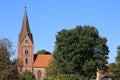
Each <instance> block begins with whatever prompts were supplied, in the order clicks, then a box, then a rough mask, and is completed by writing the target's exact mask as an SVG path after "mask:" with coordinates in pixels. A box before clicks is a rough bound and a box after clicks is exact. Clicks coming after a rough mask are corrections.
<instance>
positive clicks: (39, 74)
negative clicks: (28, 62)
mask: <svg viewBox="0 0 120 80" xmlns="http://www.w3.org/2000/svg"><path fill="white" fill-rule="evenodd" d="M41 76H42V73H41V71H40V70H38V79H40V78H41Z"/></svg>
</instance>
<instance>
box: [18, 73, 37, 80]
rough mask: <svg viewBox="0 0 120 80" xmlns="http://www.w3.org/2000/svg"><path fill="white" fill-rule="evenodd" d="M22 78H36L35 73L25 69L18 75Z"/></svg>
mask: <svg viewBox="0 0 120 80" xmlns="http://www.w3.org/2000/svg"><path fill="white" fill-rule="evenodd" d="M20 78H21V79H22V80H36V79H35V75H34V74H32V73H31V72H30V71H25V72H23V74H21V75H20Z"/></svg>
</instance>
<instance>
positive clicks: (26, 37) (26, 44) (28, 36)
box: [18, 8, 34, 73]
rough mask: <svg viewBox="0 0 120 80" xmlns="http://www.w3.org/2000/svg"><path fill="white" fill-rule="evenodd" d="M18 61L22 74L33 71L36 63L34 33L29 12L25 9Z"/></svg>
mask: <svg viewBox="0 0 120 80" xmlns="http://www.w3.org/2000/svg"><path fill="white" fill-rule="evenodd" d="M18 61H19V65H18V66H19V67H18V71H19V72H20V73H22V72H24V71H26V70H29V71H31V72H32V71H33V63H34V42H33V37H32V33H31V31H30V27H29V22H28V17H27V11H26V8H25V12H24V18H23V23H22V29H21V32H20V33H19V40H18Z"/></svg>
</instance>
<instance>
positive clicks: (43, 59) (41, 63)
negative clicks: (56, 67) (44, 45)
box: [33, 54, 52, 68]
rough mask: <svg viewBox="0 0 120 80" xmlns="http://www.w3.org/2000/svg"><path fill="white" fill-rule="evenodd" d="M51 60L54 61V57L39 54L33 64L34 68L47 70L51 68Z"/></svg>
mask: <svg viewBox="0 0 120 80" xmlns="http://www.w3.org/2000/svg"><path fill="white" fill-rule="evenodd" d="M50 60H52V55H50V54H38V56H37V58H36V60H35V62H34V64H33V67H39V68H47V67H48V66H49V62H50Z"/></svg>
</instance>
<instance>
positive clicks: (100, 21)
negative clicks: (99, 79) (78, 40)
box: [0, 0, 120, 63]
mask: <svg viewBox="0 0 120 80" xmlns="http://www.w3.org/2000/svg"><path fill="white" fill-rule="evenodd" d="M25 5H26V6H27V14H28V19H29V25H30V29H31V32H32V34H33V38H34V53H36V52H37V51H38V50H41V49H45V50H47V51H49V52H53V50H54V45H55V41H56V35H57V32H59V31H61V30H62V29H72V28H75V26H77V25H82V26H84V25H90V26H95V27H96V28H97V30H98V31H99V35H100V36H101V37H106V38H107V40H108V41H107V45H108V47H109V50H110V52H109V59H108V61H109V63H112V62H115V57H116V56H117V47H118V46H119V45H120V36H119V34H120V0H1V1H0V38H8V39H9V40H10V41H11V42H13V49H14V50H15V57H16V56H17V42H18V34H19V33H20V30H21V27H22V20H23V15H24V10H25V8H24V7H25Z"/></svg>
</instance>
